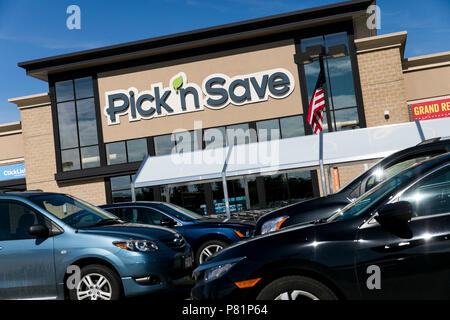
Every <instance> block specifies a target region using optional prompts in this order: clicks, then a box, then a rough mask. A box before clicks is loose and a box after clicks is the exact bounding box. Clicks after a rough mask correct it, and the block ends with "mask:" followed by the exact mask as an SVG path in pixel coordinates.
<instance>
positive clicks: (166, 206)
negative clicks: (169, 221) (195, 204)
mask: <svg viewBox="0 0 450 320" xmlns="http://www.w3.org/2000/svg"><path fill="white" fill-rule="evenodd" d="M157 207H158V209H160V210H163V211H165V212H167V213H168V214H170V215H172V216H174V217H175V218H178V219H180V220H182V221H194V220H198V219H203V218H205V217H204V216H202V215H200V214H198V213H195V212H193V211H191V210H188V209H186V208H183V207H180V206H177V205H175V204H172V203H158V204H157Z"/></svg>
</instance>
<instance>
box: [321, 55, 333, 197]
mask: <svg viewBox="0 0 450 320" xmlns="http://www.w3.org/2000/svg"><path fill="white" fill-rule="evenodd" d="M319 64H320V72H321V73H323V93H324V96H325V112H327V110H329V108H328V92H327V81H326V77H325V67H324V64H323V56H322V55H320V56H319ZM327 121H329V117H327ZM322 131H323V130H320V133H319V167H320V176H321V178H322V190H323V195H324V197H326V196H327V195H328V194H327V184H326V180H325V170H324V168H323V132H322ZM330 183H331V182H330Z"/></svg>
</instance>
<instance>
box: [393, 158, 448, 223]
mask: <svg viewBox="0 0 450 320" xmlns="http://www.w3.org/2000/svg"><path fill="white" fill-rule="evenodd" d="M400 200H402V201H408V202H409V203H411V205H412V207H413V217H420V216H429V215H435V214H440V213H449V212H450V166H447V167H445V168H443V169H440V170H439V171H437V172H435V173H433V174H431V175H430V176H428V177H426V178H424V179H423V180H421V181H419V182H418V183H417V184H415V185H414V186H413V187H411V188H410V189H409V190H407V191H406V192H405V193H404V194H403V195H402V196H401V197H400Z"/></svg>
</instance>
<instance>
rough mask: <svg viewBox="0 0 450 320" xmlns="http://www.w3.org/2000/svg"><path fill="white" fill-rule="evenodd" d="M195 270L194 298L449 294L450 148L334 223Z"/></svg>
mask: <svg viewBox="0 0 450 320" xmlns="http://www.w3.org/2000/svg"><path fill="white" fill-rule="evenodd" d="M194 275H195V277H196V278H197V279H198V282H197V284H196V286H195V287H194V288H193V289H192V296H193V298H194V299H222V298H232V299H255V298H256V299H262V300H267V299H270V300H271V299H275V300H302V299H449V298H450V290H449V289H448V285H449V279H450V153H447V154H445V155H440V156H437V157H434V158H432V159H429V160H426V161H423V162H421V163H419V164H416V165H414V166H412V167H410V168H409V169H407V170H405V171H402V172H401V173H399V174H397V175H396V176H394V177H392V178H390V179H388V180H386V181H385V182H383V183H381V184H379V185H378V186H376V187H374V188H373V189H372V190H370V191H369V192H368V193H366V194H365V195H363V196H362V197H360V198H359V199H358V200H356V201H355V202H353V203H351V204H349V205H348V206H346V207H345V208H343V209H342V210H341V211H339V212H338V213H336V214H335V215H333V216H332V217H330V218H329V219H327V221H320V222H315V223H306V224H303V225H298V226H293V227H289V228H286V229H283V230H279V231H277V232H273V233H270V234H267V235H262V236H257V237H254V238H251V239H249V240H247V241H244V242H242V243H240V244H236V245H233V246H230V247H228V248H227V249H224V250H223V251H221V252H219V253H218V254H217V255H216V256H214V257H212V258H209V259H208V260H207V261H206V262H205V263H204V264H203V265H202V266H200V267H198V268H197V269H196V270H195V271H194Z"/></svg>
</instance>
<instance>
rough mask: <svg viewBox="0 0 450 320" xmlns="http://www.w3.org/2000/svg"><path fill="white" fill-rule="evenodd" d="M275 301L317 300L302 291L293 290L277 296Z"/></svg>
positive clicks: (310, 294)
mask: <svg viewBox="0 0 450 320" xmlns="http://www.w3.org/2000/svg"><path fill="white" fill-rule="evenodd" d="M275 300H319V298H317V297H316V296H315V295H313V294H312V293H310V292H306V291H302V290H293V291H289V292H283V293H282V294H280V295H278V296H277V297H276V298H275Z"/></svg>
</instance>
